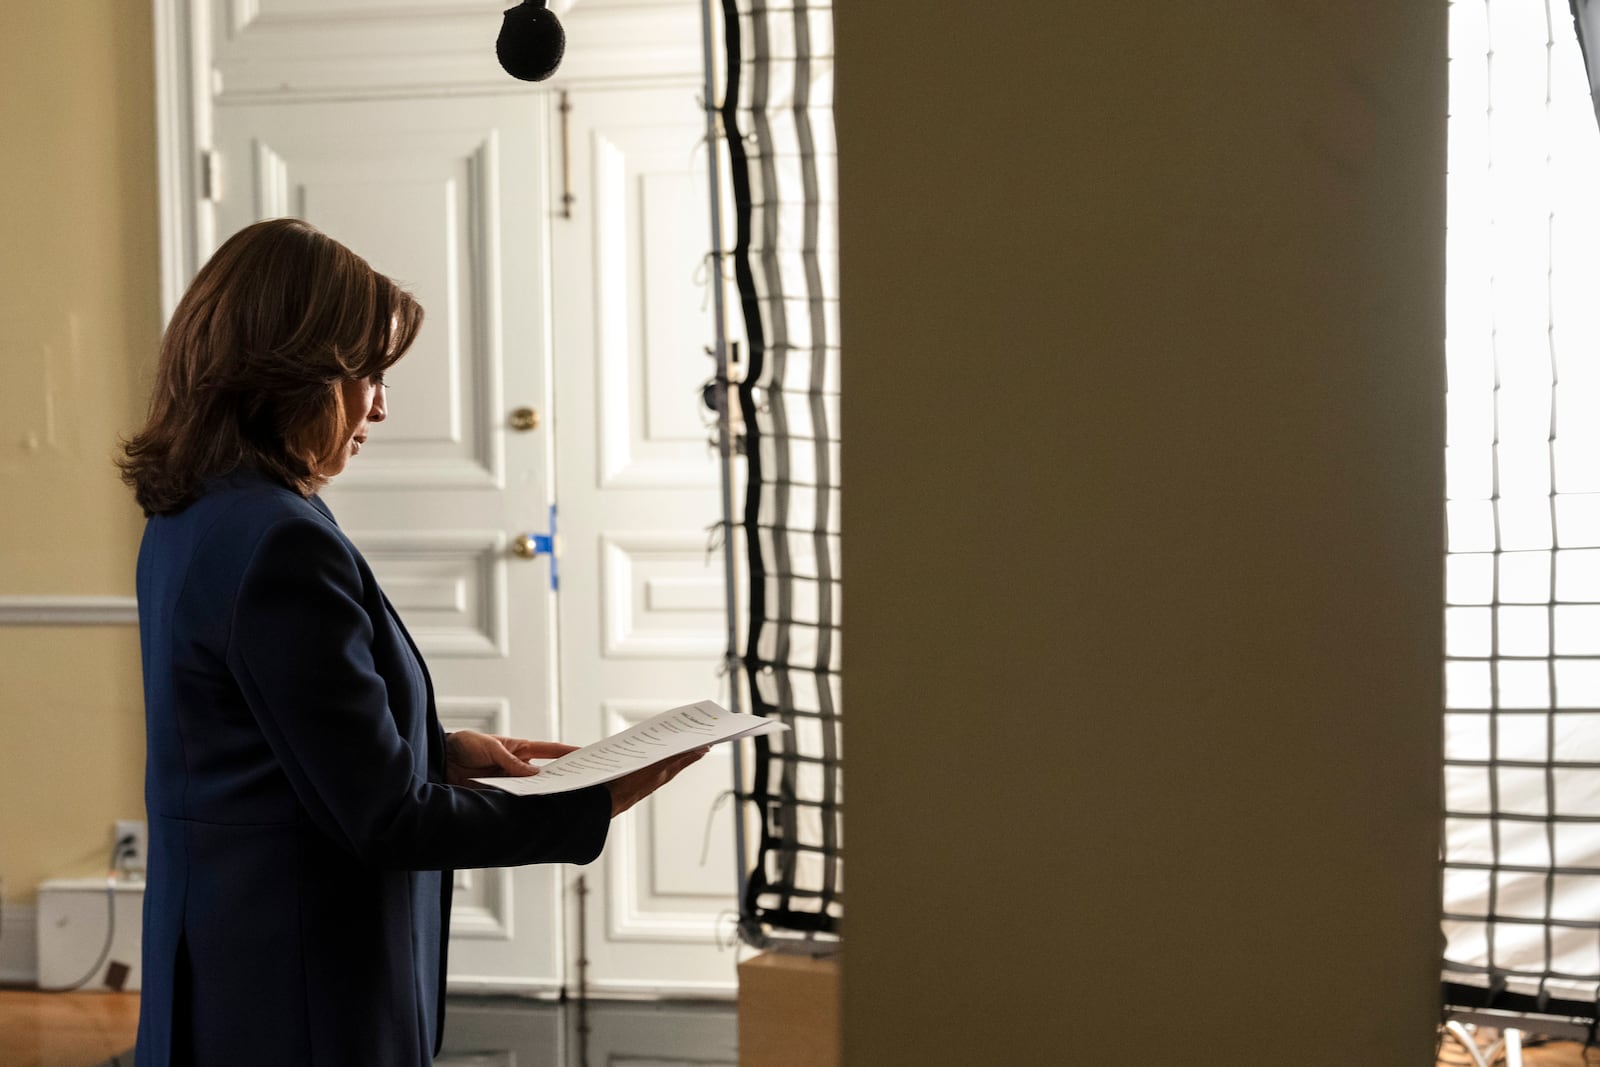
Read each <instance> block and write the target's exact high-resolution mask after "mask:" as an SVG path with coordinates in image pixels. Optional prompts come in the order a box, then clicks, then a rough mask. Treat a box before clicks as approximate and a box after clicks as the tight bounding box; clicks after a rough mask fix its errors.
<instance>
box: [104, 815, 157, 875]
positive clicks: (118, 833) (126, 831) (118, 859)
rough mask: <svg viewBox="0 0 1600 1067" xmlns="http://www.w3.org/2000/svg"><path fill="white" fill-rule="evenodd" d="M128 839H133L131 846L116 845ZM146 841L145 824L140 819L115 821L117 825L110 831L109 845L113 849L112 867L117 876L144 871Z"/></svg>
mask: <svg viewBox="0 0 1600 1067" xmlns="http://www.w3.org/2000/svg"><path fill="white" fill-rule="evenodd" d="M128 837H131V838H133V843H132V844H131V845H124V846H119V845H118V843H119V842H121V841H122V840H123V839H124V838H128ZM147 841H148V839H147V838H146V836H145V824H144V821H143V820H142V819H118V820H117V825H116V827H115V828H114V830H113V831H112V838H111V844H112V846H113V848H114V849H115V851H114V853H113V864H112V865H113V867H114V868H115V869H116V871H117V872H118V873H119V874H127V873H130V872H133V871H139V872H143V871H144V868H145V857H146V852H147V849H146V845H147Z"/></svg>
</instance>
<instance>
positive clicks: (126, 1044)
mask: <svg viewBox="0 0 1600 1067" xmlns="http://www.w3.org/2000/svg"><path fill="white" fill-rule="evenodd" d="M138 1029H139V994H137V993H34V992H30V991H27V990H21V989H0V1064H5V1067H94V1065H96V1064H100V1063H104V1062H106V1061H107V1060H109V1059H110V1058H111V1057H113V1056H116V1055H119V1054H120V1053H123V1052H127V1051H128V1050H129V1049H130V1048H132V1047H133V1038H134V1034H135V1033H136V1032H137V1031H138ZM129 1067H132V1065H131V1064H130V1065H129Z"/></svg>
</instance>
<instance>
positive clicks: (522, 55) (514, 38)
mask: <svg viewBox="0 0 1600 1067" xmlns="http://www.w3.org/2000/svg"><path fill="white" fill-rule="evenodd" d="M545 2H546V0H522V3H521V4H519V5H518V6H516V7H513V8H508V9H507V10H506V17H505V21H504V22H502V23H501V24H500V36H499V38H498V39H496V41H495V42H494V51H495V55H497V56H499V57H500V65H501V66H502V67H504V68H505V70H506V73H507V74H509V75H511V76H512V77H513V78H521V79H522V80H523V81H525V82H537V81H544V79H546V78H548V77H550V75H552V74H554V73H555V72H556V68H557V67H559V66H560V65H561V56H562V54H563V53H565V52H566V50H567V34H566V31H565V30H563V29H562V28H561V22H560V20H558V19H557V18H556V16H555V12H553V11H551V10H550V9H549V8H547V7H546V6H545Z"/></svg>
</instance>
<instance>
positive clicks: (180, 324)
mask: <svg viewBox="0 0 1600 1067" xmlns="http://www.w3.org/2000/svg"><path fill="white" fill-rule="evenodd" d="M421 325H422V307H421V305H419V304H418V303H417V301H416V299H415V298H414V297H412V296H411V294H410V293H407V292H406V291H405V290H403V289H401V288H400V287H399V286H398V285H396V284H395V283H394V282H393V281H391V280H390V279H388V278H386V277H384V276H383V275H381V274H379V273H378V272H377V271H375V270H373V269H372V267H371V266H369V265H368V264H367V261H366V260H364V259H362V258H361V257H360V256H358V255H356V254H355V253H354V252H352V251H350V249H348V248H346V247H345V246H344V245H342V244H340V243H339V242H338V241H335V240H334V239H333V238H331V237H329V236H327V235H326V234H324V233H322V232H321V231H320V230H317V229H316V228H314V227H312V226H310V225H308V224H307V223H304V222H301V221H299V220H298V219H269V220H267V221H266V222H258V223H255V224H254V225H251V226H246V227H245V228H244V229H242V230H240V231H239V232H238V233H236V234H234V235H233V236H232V237H230V238H228V240H227V241H226V242H224V244H223V245H222V247H221V248H219V249H217V251H216V254H215V255H213V256H212V257H211V259H210V260H209V261H208V262H207V263H206V265H205V266H204V267H201V268H200V273H199V274H197V275H196V276H195V279H194V282H193V283H192V284H190V286H189V290H188V292H186V293H184V294H183V299H182V300H180V301H179V302H178V307H177V310H176V311H174V312H173V314H172V321H171V322H170V323H169V324H168V325H167V332H166V334H165V336H164V337H163V338H162V340H161V359H160V363H159V365H158V366H157V368H156V381H155V387H154V389H153V390H152V392H151V396H150V413H149V416H148V418H147V420H146V422H145V426H144V429H142V430H140V431H139V432H138V433H136V434H134V435H133V437H132V439H131V440H129V441H128V442H127V443H126V445H125V446H124V449H125V452H126V455H124V456H122V457H120V458H119V459H118V462H117V465H118V466H119V467H121V468H122V480H123V481H125V482H127V483H128V485H129V486H131V487H132V488H133V492H134V496H135V497H137V498H138V501H139V506H140V507H142V508H143V509H144V512H145V514H146V515H157V514H170V513H171V512H174V511H179V510H181V509H182V508H183V507H184V506H185V505H187V504H188V503H190V502H191V501H192V500H194V498H195V497H196V496H198V495H199V493H200V490H201V486H202V483H204V482H205V481H206V480H207V479H208V478H214V477H217V476H219V475H223V474H227V473H229V472H231V471H233V470H235V469H237V468H239V467H254V468H255V469H256V470H258V471H260V472H261V473H262V474H265V475H266V476H267V477H269V478H272V479H273V480H275V481H278V482H281V483H282V484H284V485H285V486H288V487H290V488H292V489H295V490H296V491H298V492H299V493H301V494H302V495H307V496H308V495H310V494H311V493H312V492H314V491H316V489H317V488H318V487H319V486H321V485H323V484H324V483H325V482H326V481H327V477H326V476H325V475H324V474H323V473H322V472H323V470H325V469H326V467H327V465H328V463H329V461H330V460H331V459H332V458H333V457H334V456H335V455H337V454H338V452H339V451H340V450H341V449H342V448H343V446H344V438H345V435H346V433H347V432H348V428H349V426H350V422H351V418H350V414H349V413H348V412H346V411H345V401H344V396H343V394H344V390H343V389H342V384H343V383H344V382H346V381H350V380H355V379H360V378H366V377H369V376H371V375H374V374H379V373H382V372H383V370H384V369H386V368H387V367H389V366H391V365H392V364H393V363H394V362H395V361H396V360H398V359H399V358H400V357H401V356H402V355H404V354H405V351H406V349H408V348H409V347H411V343H412V341H414V340H415V339H416V336H417V330H418V328H419V327H420V326H421Z"/></svg>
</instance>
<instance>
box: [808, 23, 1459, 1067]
mask: <svg viewBox="0 0 1600 1067" xmlns="http://www.w3.org/2000/svg"><path fill="white" fill-rule="evenodd" d="M1445 8H1446V5H1444V4H1443V3H1438V4H1398V3H1392V2H1388V0H1364V2H1355V3H1347V4H1327V3H1312V2H1310V0H1289V2H1276V3H1266V2H1260V0H1254V2H1243V3H1227V4H1133V3H1105V4H1094V5H1082V4H1046V3H1034V4H1018V5H1013V4H981V5H973V4H970V3H957V2H954V0H933V2H929V0H871V2H870V3H860V4H842V5H840V6H839V8H838V10H837V13H836V20H837V40H838V71H837V77H838V94H839V102H838V105H837V121H838V128H839V150H840V166H841V191H840V196H841V205H842V234H841V242H842V255H843V261H842V266H843V286H844V288H843V335H844V339H845V345H846V361H845V391H844V401H843V402H844V420H845V425H844V434H845V439H846V441H847V444H846V446H845V457H846V458H845V465H846V466H845V471H844V481H845V484H846V485H847V486H848V487H849V488H848V496H849V499H848V504H847V508H846V512H845V518H846V531H847V535H846V567H847V573H848V585H847V596H846V599H845V612H846V617H845V631H846V633H847V635H848V641H849V646H850V647H849V669H848V672H847V687H848V696H849V704H850V717H849V723H848V726H847V731H846V732H847V741H848V751H849V760H850V765H849V782H850V788H849V808H848V815H847V818H848V823H849V905H848V913H847V920H846V928H845V944H846V954H845V958H844V1047H845V1060H846V1063H847V1064H849V1065H850V1067H881V1065H884V1064H913V1063H914V1064H970V1063H983V1064H1047V1063H1048V1064H1054V1063H1074V1064H1077V1063H1083V1064H1091V1063H1122V1062H1131V1061H1133V1060H1135V1059H1139V1058H1140V1057H1146V1058H1147V1053H1148V1050H1161V1051H1163V1052H1165V1053H1167V1054H1168V1055H1170V1056H1173V1057H1175V1058H1177V1059H1181V1060H1185V1061H1193V1062H1197V1063H1231V1062H1251V1063H1270V1064H1288V1063H1293V1064H1296V1065H1297V1067H1312V1065H1320V1064H1328V1065H1330V1067H1331V1065H1333V1064H1346V1063H1371V1064H1385V1065H1388V1064H1394V1065H1402V1064H1421V1063H1428V1062H1431V1059H1430V1056H1431V1053H1432V1042H1433V1026H1434V1024H1435V1022H1436V997H1437V989H1438V966H1437V955H1438V949H1439V934H1438V925H1437V924H1438V914H1437V913H1438V896H1437V893H1438V871H1437V840H1438V823H1439V819H1438V816H1439V800H1440V791H1439V775H1440V769H1439V767H1440V763H1439V761H1440V751H1439V731H1440V713H1439V712H1440V707H1441V695H1440V690H1439V677H1440V670H1441V668H1440V663H1441V658H1442V653H1441V648H1440V616H1441V608H1440V604H1441V597H1442V593H1441V570H1442V562H1441V560H1442V550H1443V549H1442V530H1441V513H1442V506H1441V500H1442V497H1443V480H1442V473H1441V448H1442V443H1443V389H1444V381H1443V374H1442V364H1443V351H1442V349H1443V334H1444V325H1443V277H1442V274H1443V263H1444V235H1443V221H1444V205H1443V182H1444V121H1445V77H1446V61H1445V15H1446V10H1445ZM1243 1043H1248V1051H1244V1050H1241V1048H1240V1046H1241V1044H1243ZM1135 1049H1137V1050H1139V1051H1138V1052H1134V1051H1132V1050H1135ZM1178 1050H1187V1051H1186V1052H1185V1053H1183V1054H1180V1053H1179V1052H1178Z"/></svg>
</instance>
